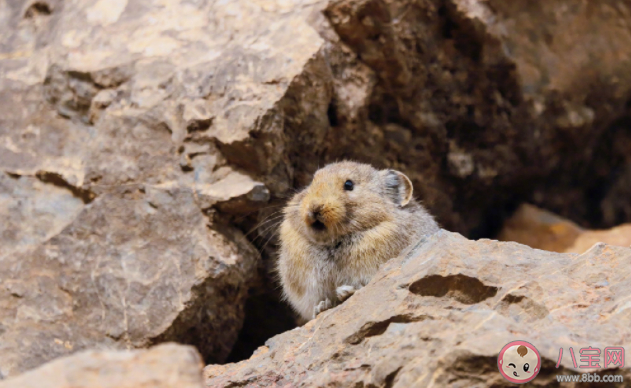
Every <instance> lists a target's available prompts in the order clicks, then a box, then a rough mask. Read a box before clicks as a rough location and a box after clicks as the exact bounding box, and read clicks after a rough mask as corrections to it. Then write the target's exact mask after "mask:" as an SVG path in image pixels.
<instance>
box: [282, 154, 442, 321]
mask: <svg viewBox="0 0 631 388" xmlns="http://www.w3.org/2000/svg"><path fill="white" fill-rule="evenodd" d="M347 181H349V182H351V183H350V184H349V183H347ZM351 186H352V187H351ZM438 229H439V227H438V225H437V224H436V221H434V218H433V217H432V216H431V215H430V214H429V213H428V212H427V211H426V210H425V208H423V207H422V206H421V205H420V204H418V203H417V202H416V201H414V199H413V198H412V183H411V182H410V180H409V179H408V177H407V176H405V175H404V174H403V173H401V172H398V171H395V170H381V171H379V170H376V169H374V168H373V167H371V166H370V165H367V164H360V163H354V162H340V163H334V164H330V165H328V166H326V167H324V168H322V169H320V170H318V171H317V172H316V173H315V175H314V177H313V181H312V182H311V184H310V185H309V186H308V187H307V188H306V189H304V190H303V191H301V192H299V193H298V194H296V195H295V196H294V197H293V198H292V199H291V201H290V202H289V204H288V205H287V207H286V208H285V209H284V220H283V222H282V224H281V228H280V241H281V249H280V258H279V261H278V272H279V275H280V280H281V283H282V285H283V291H284V295H285V297H286V299H287V300H288V301H289V303H290V304H291V305H292V306H293V308H294V309H295V310H296V311H297V312H298V313H299V314H300V315H301V316H302V317H303V318H304V319H311V318H313V317H314V316H315V315H317V313H318V312H320V311H322V310H325V309H327V308H329V307H332V306H333V305H335V304H337V303H340V302H342V301H343V300H344V299H346V298H347V297H349V296H350V295H352V293H353V292H354V291H355V290H357V289H359V288H361V287H363V286H364V285H366V284H367V283H368V282H369V281H370V279H371V278H372V277H373V275H374V274H375V273H376V272H377V270H378V269H379V265H381V264H382V263H384V262H386V261H387V260H389V259H391V258H393V257H396V256H398V255H399V253H400V252H401V251H402V250H403V249H404V248H406V247H407V246H408V245H409V244H410V243H411V242H412V240H413V239H414V238H415V237H418V236H422V235H426V234H431V233H434V232H436V231H438Z"/></svg>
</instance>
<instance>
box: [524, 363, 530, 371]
mask: <svg viewBox="0 0 631 388" xmlns="http://www.w3.org/2000/svg"><path fill="white" fill-rule="evenodd" d="M528 369H530V365H528V363H526V364H524V372H528Z"/></svg>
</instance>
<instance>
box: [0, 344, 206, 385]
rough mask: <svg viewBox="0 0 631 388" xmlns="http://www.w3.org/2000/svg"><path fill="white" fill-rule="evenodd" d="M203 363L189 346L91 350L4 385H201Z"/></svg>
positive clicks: (26, 374) (172, 345) (171, 345)
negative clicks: (130, 349) (131, 349)
mask: <svg viewBox="0 0 631 388" xmlns="http://www.w3.org/2000/svg"><path fill="white" fill-rule="evenodd" d="M202 366H203V364H202V359H201V357H200V355H199V353H197V351H196V350H195V349H194V348H193V347H189V346H180V345H174V344H164V345H160V346H156V347H154V348H152V349H150V350H134V351H118V352H117V351H95V350H90V351H85V352H82V353H79V354H76V355H73V356H69V357H65V358H62V359H59V360H55V361H53V362H50V363H48V364H46V365H44V366H42V367H39V368H37V369H35V370H33V371H30V372H28V373H24V374H22V375H20V376H18V377H15V378H12V379H9V380H7V381H4V382H0V388H201V387H203V379H202Z"/></svg>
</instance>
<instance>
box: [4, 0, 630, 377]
mask: <svg viewBox="0 0 631 388" xmlns="http://www.w3.org/2000/svg"><path fill="white" fill-rule="evenodd" d="M630 7H631V5H629V4H628V2H626V1H622V0H606V1H599V2H587V1H582V2H577V1H570V0H551V1H545V2H532V1H527V0H515V1H510V2H507V1H502V0H310V1H304V0H303V1H298V0H293V1H292V0H231V1H220V0H216V1H197V0H85V1H73V0H0V219H2V220H3V222H1V223H0V248H1V249H0V379H3V378H8V380H7V381H6V382H2V383H0V387H3V388H4V387H5V386H11V387H13V386H18V385H19V386H28V385H27V384H32V383H31V382H29V381H36V380H38V379H39V380H42V379H43V380H46V381H50V382H51V383H50V384H51V385H50V386H51V387H52V386H55V387H64V386H78V385H76V384H78V383H76V381H78V380H81V379H82V378H81V377H77V376H85V379H86V381H94V382H92V383H90V384H92V385H89V386H94V387H96V386H103V387H105V386H124V385H123V384H122V383H120V384H118V385H112V384H114V383H112V381H122V380H115V379H116V378H122V377H121V376H128V377H125V379H128V382H129V386H143V385H142V384H145V385H146V384H154V385H146V386H160V385H158V384H157V383H155V382H154V383H150V382H147V381H151V380H142V379H143V373H145V372H146V373H149V374H151V372H147V370H155V371H156V373H155V376H156V377H159V376H162V377H159V380H160V381H161V382H160V384H166V385H164V386H165V387H166V386H187V385H186V384H189V385H188V386H199V385H200V384H203V382H202V380H201V367H200V365H201V364H200V363H199V359H197V358H196V357H198V356H196V355H193V354H194V352H193V351H192V350H190V349H189V348H173V349H179V350H177V351H176V350H173V351H172V352H171V351H170V350H169V349H171V348H163V347H160V346H158V347H154V348H152V349H153V350H149V351H145V350H138V351H136V352H133V353H126V352H123V353H117V352H116V351H117V350H125V349H145V348H148V347H151V346H154V345H158V344H161V343H165V342H179V343H183V344H189V345H193V346H195V347H196V348H197V350H198V351H199V353H200V355H201V359H203V360H204V363H205V364H214V365H213V366H210V367H207V368H206V372H205V373H206V384H207V385H210V386H213V385H219V386H221V385H226V386H230V385H231V384H232V386H235V385H236V386H239V384H240V385H242V386H243V385H248V384H252V385H256V384H259V385H264V384H268V385H272V386H273V385H274V384H277V385H282V384H294V385H300V384H303V385H309V386H311V385H329V386H336V384H337V385H340V386H346V385H350V382H351V381H358V382H363V384H364V385H366V386H368V385H370V384H373V385H374V386H394V385H400V386H409V384H411V383H413V382H415V381H416V382H417V384H420V385H421V386H424V385H429V384H430V383H431V382H433V384H435V385H436V386H442V385H444V384H451V383H453V384H455V385H457V384H461V385H462V386H471V385H473V386H493V385H494V384H495V386H498V384H500V385H501V384H503V382H502V381H501V380H498V379H501V378H500V377H499V374H497V373H496V369H494V368H495V366H494V364H493V362H492V361H493V360H492V358H493V354H494V353H493V352H497V350H496V349H495V350H494V349H493V348H492V347H486V348H485V347H484V346H482V345H481V344H483V343H485V342H484V341H490V342H488V343H494V344H495V342H496V341H497V342H502V341H505V340H507V339H510V338H512V336H513V335H516V334H519V335H523V336H526V337H527V338H531V339H532V341H533V342H534V343H536V346H538V348H539V350H540V351H541V353H542V355H543V356H544V360H545V363H544V367H546V368H547V369H544V370H542V372H541V375H540V376H539V377H538V378H537V380H535V382H537V381H539V382H538V383H537V384H539V385H542V384H544V383H545V382H548V381H550V379H552V374H553V372H554V371H553V370H552V369H550V368H549V365H548V364H549V362H552V361H554V360H555V357H554V348H555V347H556V348H558V347H559V346H566V345H567V346H569V344H577V345H576V346H579V345H581V346H586V345H588V344H587V343H586V342H589V345H592V346H595V345H593V344H598V345H603V346H605V345H627V344H626V342H625V341H627V338H626V337H628V333H627V331H628V329H627V328H626V327H624V326H618V325H620V324H621V323H620V321H624V319H626V320H627V322H628V319H629V316H628V309H627V307H628V301H627V299H625V298H628V297H630V295H631V293H630V290H629V289H628V287H627V286H626V284H625V282H624V278H623V277H621V276H623V275H625V274H626V272H625V271H626V268H625V267H628V263H627V261H628V258H629V252H628V248H627V249H624V248H616V247H614V246H613V245H623V246H627V247H628V246H629V244H627V242H628V240H626V236H628V227H626V226H620V225H622V224H624V223H627V222H631V202H629V198H630V197H631V130H630V128H631V120H630V117H631V116H630V110H629V95H630V93H631V73H629V71H628V68H629V66H630V65H631V8H630ZM342 158H350V159H355V160H360V161H364V162H369V163H372V164H374V165H375V166H377V167H380V168H382V167H393V168H396V169H399V170H401V171H403V172H405V173H406V174H407V175H408V176H409V177H410V178H411V179H412V181H413V183H414V185H415V193H416V196H417V197H418V198H419V199H420V200H421V201H422V202H423V203H424V204H425V205H426V206H427V207H428V208H429V209H430V211H431V212H432V213H433V214H435V215H436V217H437V219H438V221H439V222H440V223H441V225H442V226H443V227H444V228H445V229H446V230H449V231H451V232H455V233H460V234H461V235H463V236H465V237H467V238H470V239H478V238H481V237H498V236H499V238H501V239H504V240H513V241H519V242H522V243H525V244H528V245H530V246H532V247H535V248H544V249H548V250H552V251H557V252H576V253H583V252H585V250H586V249H588V248H589V247H591V246H592V245H593V243H594V242H596V241H607V242H608V243H610V244H613V245H612V246H596V247H595V248H592V249H591V250H589V251H588V252H587V253H584V254H582V255H581V256H577V255H572V254H570V253H564V254H553V253H546V252H543V251H536V250H532V249H528V248H525V247H523V246H520V245H515V244H502V243H496V242H491V241H487V240H484V241H478V242H472V241H467V240H465V239H463V238H462V237H460V236H458V235H456V234H452V233H449V232H441V234H439V235H437V236H435V237H433V239H432V240H431V241H430V242H428V244H427V246H426V247H424V248H419V250H418V251H415V253H413V254H411V256H409V257H408V258H407V259H405V258H399V259H398V261H393V262H392V263H391V264H390V265H388V267H387V268H385V269H383V272H382V275H381V276H380V277H378V278H377V279H375V281H374V283H373V284H372V285H371V286H370V287H368V288H366V289H365V290H364V291H362V292H360V293H359V294H358V295H356V296H354V297H353V298H351V300H349V301H348V303H345V304H344V305H343V306H341V307H340V308H338V309H335V310H333V311H331V312H327V313H326V314H323V315H322V316H320V317H319V318H318V320H316V321H312V322H311V323H309V324H307V325H306V326H303V327H301V328H300V329H296V330H294V331H290V332H288V333H285V334H283V335H281V336H279V337H275V338H274V339H272V340H270V342H268V344H267V345H265V346H264V347H262V348H260V349H259V350H258V351H257V353H256V357H255V358H253V359H252V360H250V361H244V362H243V363H239V364H229V365H228V366H222V365H218V364H221V363H224V362H226V361H240V360H243V359H246V358H248V357H249V356H250V354H251V353H252V351H254V350H255V349H256V348H257V347H258V346H259V345H262V344H263V343H264V342H265V340H267V339H268V338H270V337H272V336H273V335H275V334H278V333H281V332H284V331H286V330H289V329H291V328H293V327H294V326H295V322H294V320H293V316H292V314H291V312H290V311H289V310H288V308H287V307H286V306H285V305H284V304H282V303H280V302H279V301H278V296H277V291H276V289H277V288H276V287H277V285H276V284H275V283H274V281H273V279H272V278H271V276H270V268H271V267H272V266H273V260H274V255H275V249H276V239H275V233H274V232H275V226H276V223H277V221H278V211H279V210H280V209H281V208H282V205H283V203H284V201H285V200H286V198H287V197H288V196H290V195H291V194H292V193H293V192H294V190H295V189H297V188H300V187H302V186H304V185H305V184H307V183H308V182H309V179H310V176H311V174H312V173H313V172H314V171H315V170H316V169H317V168H318V166H321V165H323V164H325V163H327V162H330V161H334V160H338V159H342ZM522 203H531V204H534V205H536V206H538V207H539V208H541V209H547V211H551V212H553V213H554V214H556V215H558V216H559V217H564V219H560V218H559V219H557V218H554V217H557V216H556V215H554V216H550V217H553V218H554V220H552V221H551V220H550V219H549V218H546V217H545V216H541V215H540V214H539V213H536V212H537V211H535V210H532V209H531V210H532V211H533V212H535V213H536V214H539V215H532V214H531V215H530V216H528V214H526V215H525V216H524V210H523V209H524V208H520V209H521V210H518V211H517V212H515V210H516V209H518V206H519V205H520V204H522ZM535 213H533V214H535ZM511 217H512V218H511ZM520 217H521V218H520ZM524 217H525V219H526V221H525V223H524ZM529 217H530V218H529ZM542 217H543V218H542ZM533 218H534V219H535V221H533ZM507 219H509V221H508V222H507V223H506V225H505V226H504V229H502V227H503V225H504V221H505V220H507ZM520 220H521V221H520ZM528 220H530V221H528ZM537 220H538V221H537ZM533 222H534V223H533ZM537 225H538V226H537ZM541 225H544V226H541ZM546 225H547V226H546ZM551 225H552V226H554V225H562V226H560V227H559V226H554V227H551ZM529 228H534V229H537V230H543V232H542V233H543V234H541V236H544V237H542V238H539V239H535V240H536V241H535V240H533V239H532V238H531V236H532V234H531V233H530V232H528V230H533V229H529ZM609 228H616V229H612V230H614V232H611V231H610V232H611V233H610V232H606V233H607V234H608V235H609V237H603V233H605V232H599V231H596V232H590V231H589V230H592V229H594V230H605V229H609ZM625 228H626V229H625ZM500 231H501V232H500ZM586 231H587V232H586ZM498 233H499V234H498ZM511 233H512V234H511ZM612 233H613V234H616V233H617V234H618V235H619V238H618V237H616V238H614V239H613V240H607V239H608V238H610V237H611V235H612ZM524 236H525V237H524ZM551 241H552V242H551ZM559 241H561V242H559ZM542 242H543V245H538V244H542ZM437 244H439V245H440V244H443V245H444V247H443V248H442V249H444V251H442V250H441V249H439V248H438V245H437ZM546 244H547V245H546ZM447 253H449V254H447ZM424 255H426V256H424ZM427 255H428V256H427ZM468 257H475V259H473V258H472V259H469V258H468ZM406 260H407V261H406ZM403 261H406V263H408V266H407V267H406V266H404V267H402V268H401V269H397V268H396V265H401V263H403ZM515 261H519V263H521V264H520V265H515ZM396 263H398V264H396ZM421 263H424V264H421ZM554 265H556V267H554ZM552 267H554V268H556V269H552ZM406 268H407V269H406ZM406 271H407V272H406ZM423 274H425V275H423ZM423 276H425V277H429V283H427V282H426V281H425V283H426V284H425V286H424V285H423V284H424V282H423V281H422V279H423ZM537 276H541V279H545V281H544V280H537ZM626 276H628V274H626ZM406 279H407V280H406ZM519 279H521V281H523V282H526V283H524V284H522V283H521V282H520V280H519ZM408 280H409V282H408ZM426 280H427V279H426ZM419 281H420V282H421V283H416V282H419ZM414 284H416V286H414V287H412V285H414ZM428 284H429V285H428ZM515 287H516V288H515ZM470 289H471V290H473V291H471V292H473V294H470V293H469V292H470ZM414 290H416V291H414ZM432 290H434V291H432ZM436 290H439V291H440V292H439V291H436ZM493 290H494V291H493ZM375 293H376V294H379V293H381V295H388V298H387V299H384V298H376V299H370V302H368V301H369V299H366V298H371V295H375ZM491 294H492V295H491ZM471 295H477V296H475V297H473V299H471V298H472V296H471ZM365 303H373V304H377V303H378V304H379V306H380V307H379V311H377V310H375V311H368V312H366V311H365V309H364V310H362V309H361V307H362V304H365ZM522 311H523V312H522ZM340 314H341V315H340ZM349 314H354V315H353V316H352V317H353V319H352V320H351V319H348V320H347V319H346V318H344V317H346V316H347V315H348V316H350V315H349ZM625 314H626V315H625ZM487 319H488V320H487ZM343 322H346V323H345V324H343ZM375 322H376V323H375ZM581 322H582V323H581ZM581 325H584V326H585V327H583V326H581ZM627 326H628V325H627ZM471 327H474V328H476V329H475V330H473V331H471V330H470V329H471ZM362 328H364V329H362ZM362 333H363V334H362ZM362 336H363V337H362ZM312 338H316V339H317V342H315V343H314V341H313V340H312ZM349 338H351V339H352V341H351V340H349ZM411 338H413V340H410V339H411ZM459 341H460V342H459ZM506 342H507V341H506ZM610 342H615V343H610ZM627 342H628V341H627ZM410 344H412V348H408V347H406V346H407V345H410ZM416 345H418V346H416ZM502 346H503V343H502ZM165 349H166V350H165ZM84 351H88V353H85V352H84ZM557 351H558V349H557ZM191 352H193V353H191ZM432 352H434V353H432ZM66 356H70V357H71V358H61V359H59V360H56V359H57V358H59V357H66ZM75 357H76V358H75ZM310 357H311V358H310ZM132 358H133V360H134V361H133V362H127V361H125V360H129V359H132ZM280 360H284V361H282V365H281V361H280ZM550 360H552V361H550ZM49 362H51V363H50V364H47V363H49ZM257 363H258V364H257ZM546 363H548V364H546ZM44 364H46V365H44ZM121 364H129V365H137V370H138V371H139V372H138V373H139V375H138V376H136V377H129V376H131V374H134V372H133V370H135V369H125V368H126V367H125V368H123V367H120V365H121ZM167 364H169V365H171V366H172V367H173V368H172V369H169V368H163V367H162V365H167ZM42 365H44V366H42ZM95 365H96V366H95ZM345 365H348V369H345V368H347V367H346V366H345ZM546 365H547V366H546ZM254 366H256V367H254ZM101 367H102V368H104V370H107V371H108V372H107V373H105V372H104V373H102V374H98V376H101V378H102V376H105V375H108V374H111V375H112V376H119V377H112V378H113V379H114V380H108V379H101V380H99V381H97V380H88V379H91V378H92V377H88V376H89V374H90V373H93V372H94V370H98V368H101ZM553 367H554V366H553ZM94 368H96V369H94ZM130 368H131V367H130ZM147 368H149V369H147ZM259 368H260V370H259ZM563 368H564V369H563V370H564V371H565V372H567V373H575V372H577V370H575V369H572V368H571V367H570V366H568V364H567V363H566V361H564V363H563ZM281 370H282V371H283V373H281V374H279V371H281ZM143 371H144V372H143ZM24 372H26V373H24ZM329 372H330V373H329ZM544 372H545V373H544ZM565 372H564V373H565ZM609 372H611V373H614V372H613V371H609ZM609 372H608V373H609ZM618 372H619V373H623V374H625V376H629V373H628V371H627V370H626V369H625V370H623V371H616V372H615V373H618ZM22 373H24V374H22ZM38 374H41V376H49V374H50V376H53V375H54V374H57V378H58V380H54V379H53V377H51V378H50V380H49V379H48V378H44V377H37V376H38ZM63 376H66V377H63ZM195 376H197V377H195ZM14 377H15V379H14ZM98 378H100V377H95V379H98ZM135 378H138V380H134V379H135ZM18 379H24V380H18ZM28 379H32V380H28ZM64 379H66V380H64ZM12 381H13V382H12ZM126 381H127V380H126ZM135 381H138V383H135ZM7 384H14V385H7ZM15 384H18V385H15ZM55 384H57V385H55ZM64 384H65V385H64ZM72 384H75V385H72ZM86 384H87V383H86ZM99 384H100V385H99ZM107 384H110V385H107ZM134 384H136V385H134ZM169 384H170V385H169ZM196 384H197V385H196ZM85 386H88V385H85Z"/></svg>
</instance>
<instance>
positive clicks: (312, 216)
mask: <svg viewBox="0 0 631 388" xmlns="http://www.w3.org/2000/svg"><path fill="white" fill-rule="evenodd" d="M321 212H322V205H312V206H311V210H309V213H308V214H307V215H308V216H309V220H310V221H311V222H315V221H318V220H319V219H320V216H321V215H322V214H321Z"/></svg>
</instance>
